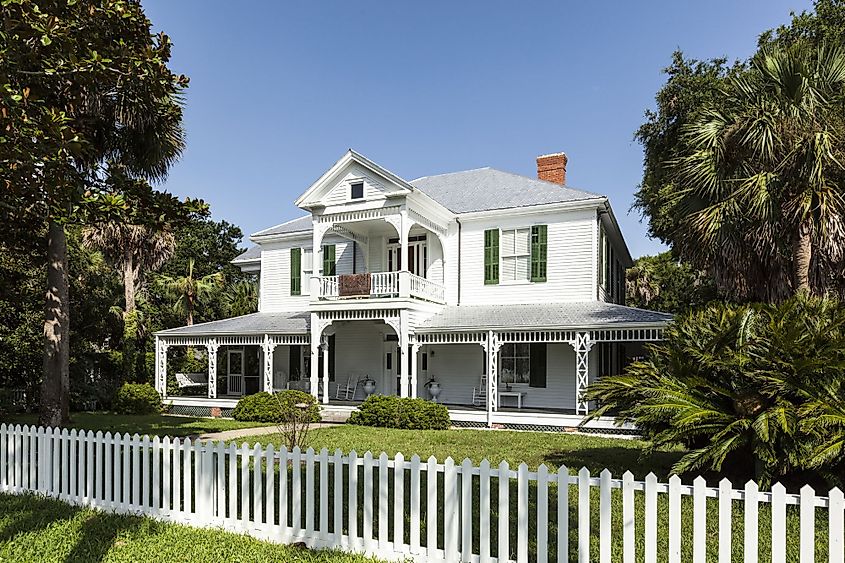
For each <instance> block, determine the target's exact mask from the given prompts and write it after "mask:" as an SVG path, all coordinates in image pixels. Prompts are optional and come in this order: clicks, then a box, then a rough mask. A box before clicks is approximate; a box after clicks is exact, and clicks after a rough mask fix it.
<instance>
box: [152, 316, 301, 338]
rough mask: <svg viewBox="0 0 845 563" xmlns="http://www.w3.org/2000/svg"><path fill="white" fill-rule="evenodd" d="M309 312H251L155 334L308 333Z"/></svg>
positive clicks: (240, 334)
mask: <svg viewBox="0 0 845 563" xmlns="http://www.w3.org/2000/svg"><path fill="white" fill-rule="evenodd" d="M310 322H311V315H310V314H309V313H302V312H300V313H295V312H286V313H252V314H250V315H243V316H241V317H232V318H231V319H222V320H219V321H211V322H208V323H201V324H196V325H192V326H182V327H178V328H170V329H167V330H160V331H158V332H157V333H156V336H220V335H232V336H244V335H252V334H308V333H309V330H310Z"/></svg>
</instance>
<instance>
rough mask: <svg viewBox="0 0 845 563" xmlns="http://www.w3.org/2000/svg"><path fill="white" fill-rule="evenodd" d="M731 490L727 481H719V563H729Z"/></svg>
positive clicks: (731, 539)
mask: <svg viewBox="0 0 845 563" xmlns="http://www.w3.org/2000/svg"><path fill="white" fill-rule="evenodd" d="M732 489H733V485H731V482H730V481H728V480H727V479H722V480H721V481H719V563H731V547H732V546H731V542H732V541H733V538H732V536H731V533H732V528H733V522H732V518H733V499H732V498H731V496H732Z"/></svg>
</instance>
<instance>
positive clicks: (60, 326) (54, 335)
mask: <svg viewBox="0 0 845 563" xmlns="http://www.w3.org/2000/svg"><path fill="white" fill-rule="evenodd" d="M44 312H45V316H44V379H43V381H42V382H41V413H40V418H39V423H40V424H41V425H42V426H64V425H66V424H67V423H68V422H69V419H70V417H69V410H70V409H69V396H70V374H69V371H68V362H69V360H70V340H69V333H70V302H69V290H68V277H67V239H66V238H65V229H64V227H63V226H62V225H60V224H58V223H55V222H53V221H51V222H50V225H49V228H48V231H47V293H46V295H45V308H44Z"/></svg>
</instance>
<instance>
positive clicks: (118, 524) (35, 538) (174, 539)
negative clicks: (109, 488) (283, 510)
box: [0, 494, 375, 563]
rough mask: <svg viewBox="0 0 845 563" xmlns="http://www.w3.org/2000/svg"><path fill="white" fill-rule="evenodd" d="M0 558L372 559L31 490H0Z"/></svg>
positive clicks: (356, 562)
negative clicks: (76, 503)
mask: <svg viewBox="0 0 845 563" xmlns="http://www.w3.org/2000/svg"><path fill="white" fill-rule="evenodd" d="M0 561H19V562H26V563H29V562H31V561H41V562H45V563H46V562H57V563H58V562H62V563H73V562H80V563H82V562H84V563H90V562H100V561H103V562H110V561H111V562H117V561H121V562H124V561H125V562H133V563H134V562H137V561H145V562H152V561H164V562H168V563H170V562H176V561H178V562H180V563H182V562H184V563H192V562H206V561H238V562H242V563H246V562H251V561H255V562H259V561H260V562H265V561H278V562H301V563H311V562H331V563H363V562H365V561H375V560H374V559H368V558H365V557H360V556H354V555H348V554H344V553H337V552H330V551H309V550H306V549H302V548H298V547H293V546H283V545H275V544H271V543H266V542H262V541H258V540H255V539H252V538H248V537H246V536H240V535H236V534H232V533H228V532H222V531H219V530H201V529H193V528H189V527H187V526H179V525H175V524H167V523H162V522H157V521H155V520H151V519H148V518H141V517H134V516H116V515H111V514H105V513H102V512H98V511H96V510H91V509H83V508H76V507H73V506H70V505H68V504H65V503H62V502H58V501H54V500H49V499H43V498H39V497H35V496H32V495H23V496H12V495H5V494H0Z"/></svg>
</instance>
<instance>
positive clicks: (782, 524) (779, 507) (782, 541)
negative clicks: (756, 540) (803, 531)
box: [771, 483, 786, 563]
mask: <svg viewBox="0 0 845 563" xmlns="http://www.w3.org/2000/svg"><path fill="white" fill-rule="evenodd" d="M771 513H772V563H786V487H784V486H783V485H782V484H780V483H775V484H774V485H772V506H771Z"/></svg>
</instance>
